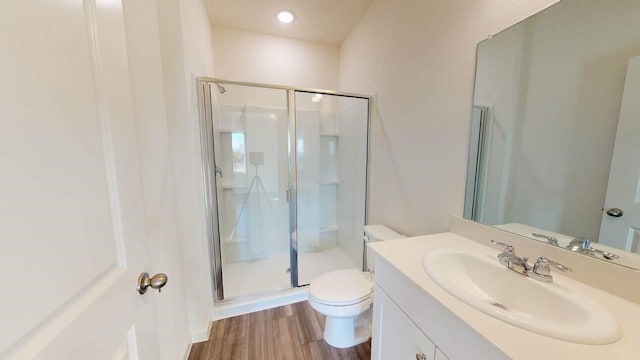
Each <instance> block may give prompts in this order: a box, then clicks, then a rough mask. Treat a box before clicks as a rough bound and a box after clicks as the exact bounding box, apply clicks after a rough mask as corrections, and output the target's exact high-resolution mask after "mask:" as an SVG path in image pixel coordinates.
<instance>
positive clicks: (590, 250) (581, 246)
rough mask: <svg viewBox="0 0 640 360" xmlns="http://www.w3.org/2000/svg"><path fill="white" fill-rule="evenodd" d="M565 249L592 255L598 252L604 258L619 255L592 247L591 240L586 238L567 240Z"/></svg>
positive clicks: (612, 258)
mask: <svg viewBox="0 0 640 360" xmlns="http://www.w3.org/2000/svg"><path fill="white" fill-rule="evenodd" d="M567 249H569V250H571V251H573V252H577V253H580V254H585V255H591V256H593V257H596V254H598V255H600V256H602V258H604V259H606V260H614V259H618V258H620V256H618V255H616V254H612V253H610V252H608V251H604V250H600V249H596V248H594V247H593V246H591V240H589V239H587V238H575V239H573V240H571V241H569V245H567Z"/></svg>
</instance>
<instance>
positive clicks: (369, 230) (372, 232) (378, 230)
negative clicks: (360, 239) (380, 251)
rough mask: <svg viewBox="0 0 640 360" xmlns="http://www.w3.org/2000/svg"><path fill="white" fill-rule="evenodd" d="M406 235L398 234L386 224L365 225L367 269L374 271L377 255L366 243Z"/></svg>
mask: <svg viewBox="0 0 640 360" xmlns="http://www.w3.org/2000/svg"><path fill="white" fill-rule="evenodd" d="M403 237H405V236H404V235H401V234H398V233H397V232H395V231H393V230H391V229H389V228H388V227H386V226H384V225H366V226H365V227H364V242H365V251H366V253H367V256H366V263H365V266H366V269H367V270H368V271H371V272H374V270H375V267H374V265H375V264H374V261H375V260H374V259H375V255H374V254H373V251H369V247H368V246H366V244H368V243H371V242H374V241H385V240H393V239H399V238H403Z"/></svg>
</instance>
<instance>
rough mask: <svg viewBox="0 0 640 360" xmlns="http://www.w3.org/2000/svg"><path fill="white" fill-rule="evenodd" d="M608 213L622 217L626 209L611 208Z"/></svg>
mask: <svg viewBox="0 0 640 360" xmlns="http://www.w3.org/2000/svg"><path fill="white" fill-rule="evenodd" d="M607 215H609V216H613V217H622V215H624V211H622V209H618V208H611V209H609V210H607Z"/></svg>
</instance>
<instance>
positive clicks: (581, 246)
mask: <svg viewBox="0 0 640 360" xmlns="http://www.w3.org/2000/svg"><path fill="white" fill-rule="evenodd" d="M589 248H591V240H589V239H587V238H574V239H573V240H571V241H569V245H567V249H569V250H571V251H574V252H579V253H584V252H586V251H587V250H589Z"/></svg>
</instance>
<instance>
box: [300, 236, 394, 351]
mask: <svg viewBox="0 0 640 360" xmlns="http://www.w3.org/2000/svg"><path fill="white" fill-rule="evenodd" d="M364 232H365V236H364V240H365V243H366V242H372V241H382V240H391V239H397V238H400V237H403V236H402V235H400V234H398V233H396V232H394V231H393V230H391V229H389V228H387V227H385V226H382V225H368V226H365V227H364ZM365 251H366V252H367V256H366V259H367V260H366V268H367V270H368V271H365V272H363V271H359V270H355V269H345V270H336V271H331V272H328V273H325V274H322V275H320V276H319V277H317V278H316V279H314V280H313V281H312V282H311V285H310V287H309V304H310V305H311V307H313V308H314V309H315V310H316V311H317V312H319V313H321V314H323V315H324V316H325V327H324V331H323V337H324V340H325V341H326V342H327V343H328V344H329V345H331V346H333V347H337V348H347V347H351V346H355V345H358V344H360V343H363V342H365V341H367V340H369V338H371V304H372V302H373V276H372V274H371V272H373V270H374V268H373V255H369V252H368V249H365Z"/></svg>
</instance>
